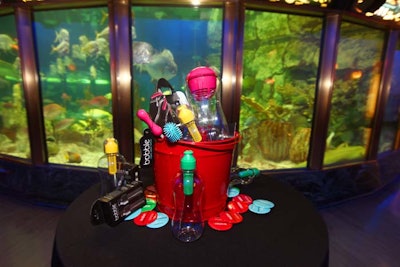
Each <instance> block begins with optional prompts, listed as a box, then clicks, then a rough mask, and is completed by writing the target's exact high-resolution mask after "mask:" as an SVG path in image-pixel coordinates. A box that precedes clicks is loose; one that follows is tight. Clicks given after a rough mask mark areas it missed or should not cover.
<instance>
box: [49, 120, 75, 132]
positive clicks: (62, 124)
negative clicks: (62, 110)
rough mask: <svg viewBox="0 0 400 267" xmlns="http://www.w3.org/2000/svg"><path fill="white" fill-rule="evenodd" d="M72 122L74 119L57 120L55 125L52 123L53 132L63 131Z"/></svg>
mask: <svg viewBox="0 0 400 267" xmlns="http://www.w3.org/2000/svg"><path fill="white" fill-rule="evenodd" d="M74 121H75V120H74V119H70V118H67V119H62V120H59V121H57V122H56V123H54V125H53V128H54V131H62V130H65V129H67V128H68V127H69V126H71V125H72V124H73V123H74Z"/></svg>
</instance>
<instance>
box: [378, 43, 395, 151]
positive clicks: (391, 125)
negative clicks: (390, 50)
mask: <svg viewBox="0 0 400 267" xmlns="http://www.w3.org/2000/svg"><path fill="white" fill-rule="evenodd" d="M399 72H400V40H398V41H397V48H396V52H395V56H394V61H393V70H392V80H391V85H390V91H389V97H388V99H387V103H386V106H385V114H384V118H383V122H382V132H381V135H380V139H379V152H385V151H390V150H392V149H398V148H399V146H400V76H399V75H398V73H399Z"/></svg>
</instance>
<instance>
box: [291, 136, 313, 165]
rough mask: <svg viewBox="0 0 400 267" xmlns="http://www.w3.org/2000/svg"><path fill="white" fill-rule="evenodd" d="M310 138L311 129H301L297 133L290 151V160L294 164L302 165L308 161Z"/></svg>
mask: <svg viewBox="0 0 400 267" xmlns="http://www.w3.org/2000/svg"><path fill="white" fill-rule="evenodd" d="M310 136H311V128H300V129H298V130H297V131H296V133H295V135H294V137H293V140H292V144H291V145H290V150H289V158H290V160H291V161H292V162H295V163H300V162H303V161H306V160H307V156H308V150H309V146H310Z"/></svg>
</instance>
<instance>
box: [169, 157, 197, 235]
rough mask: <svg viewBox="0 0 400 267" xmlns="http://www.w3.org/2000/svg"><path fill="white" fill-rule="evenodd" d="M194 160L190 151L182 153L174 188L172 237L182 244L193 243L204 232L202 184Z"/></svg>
mask: <svg viewBox="0 0 400 267" xmlns="http://www.w3.org/2000/svg"><path fill="white" fill-rule="evenodd" d="M195 170H196V158H195V157H194V155H193V151H192V150H186V151H184V155H183V157H182V158H181V170H180V172H179V174H178V176H177V180H176V182H175V186H174V204H175V207H174V214H173V217H172V220H171V227H172V233H173V235H174V236H175V237H176V238H177V239H179V240H180V241H183V242H193V241H195V240H197V239H199V238H200V237H201V235H202V234H203V231H204V221H203V218H202V209H201V208H202V206H201V205H202V204H201V203H202V195H203V189H204V186H203V183H202V182H201V180H200V179H199V177H198V175H197V173H196V171H195Z"/></svg>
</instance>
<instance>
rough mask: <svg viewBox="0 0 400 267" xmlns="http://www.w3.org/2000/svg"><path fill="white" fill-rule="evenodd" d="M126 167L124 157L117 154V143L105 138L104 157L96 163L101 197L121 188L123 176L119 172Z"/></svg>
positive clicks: (114, 140) (126, 163) (113, 139)
mask: <svg viewBox="0 0 400 267" xmlns="http://www.w3.org/2000/svg"><path fill="white" fill-rule="evenodd" d="M127 165H128V162H127V161H126V159H125V157H124V156H123V155H121V154H120V153H119V149H118V141H117V140H116V139H115V138H107V139H106V140H105V141H104V155H103V156H101V157H100V158H99V160H98V162H97V169H98V171H99V175H100V185H101V189H100V194H101V195H102V196H103V195H106V194H108V193H110V192H112V191H114V190H115V189H117V188H119V187H120V186H122V183H124V181H123V180H122V178H123V177H124V175H121V170H122V169H123V168H126V166H127ZM131 168H133V166H132V167H131ZM127 171H129V170H127Z"/></svg>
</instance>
